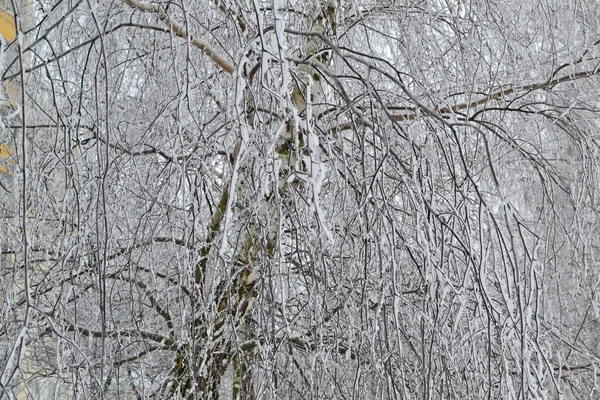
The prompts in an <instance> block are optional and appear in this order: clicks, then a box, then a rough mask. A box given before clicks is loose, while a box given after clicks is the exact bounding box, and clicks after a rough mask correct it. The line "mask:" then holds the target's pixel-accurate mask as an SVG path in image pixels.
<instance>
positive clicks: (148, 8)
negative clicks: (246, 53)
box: [123, 0, 235, 75]
mask: <svg viewBox="0 0 600 400" xmlns="http://www.w3.org/2000/svg"><path fill="white" fill-rule="evenodd" d="M123 1H125V3H127V4H128V5H129V6H131V7H133V8H135V9H138V10H140V11H142V12H151V13H154V14H156V15H157V16H158V19H160V20H161V21H162V22H163V23H164V24H165V25H167V26H169V28H171V31H173V33H174V34H175V35H177V36H179V37H180V38H183V39H187V38H188V34H187V32H186V31H185V29H184V28H183V27H182V26H181V25H179V24H178V23H177V22H175V21H173V20H172V19H171V17H169V15H168V14H167V13H166V12H165V10H163V9H162V7H160V6H159V5H158V4H150V3H146V2H144V1H138V0H123ZM189 39H190V42H191V43H192V44H193V45H194V46H196V47H197V48H199V49H200V50H201V51H202V52H203V53H204V54H206V55H207V56H209V57H210V59H211V60H213V62H214V63H215V64H217V66H218V67H219V68H221V69H222V70H223V71H225V72H227V73H228V74H230V75H231V74H233V71H234V70H235V68H234V66H233V65H232V64H231V63H229V62H228V61H227V60H226V59H225V58H224V57H222V56H221V55H219V54H218V53H217V52H216V51H215V50H214V49H213V48H212V47H211V46H210V44H209V43H208V42H206V41H204V40H202V39H198V38H194V37H191V36H190V38H189Z"/></svg>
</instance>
